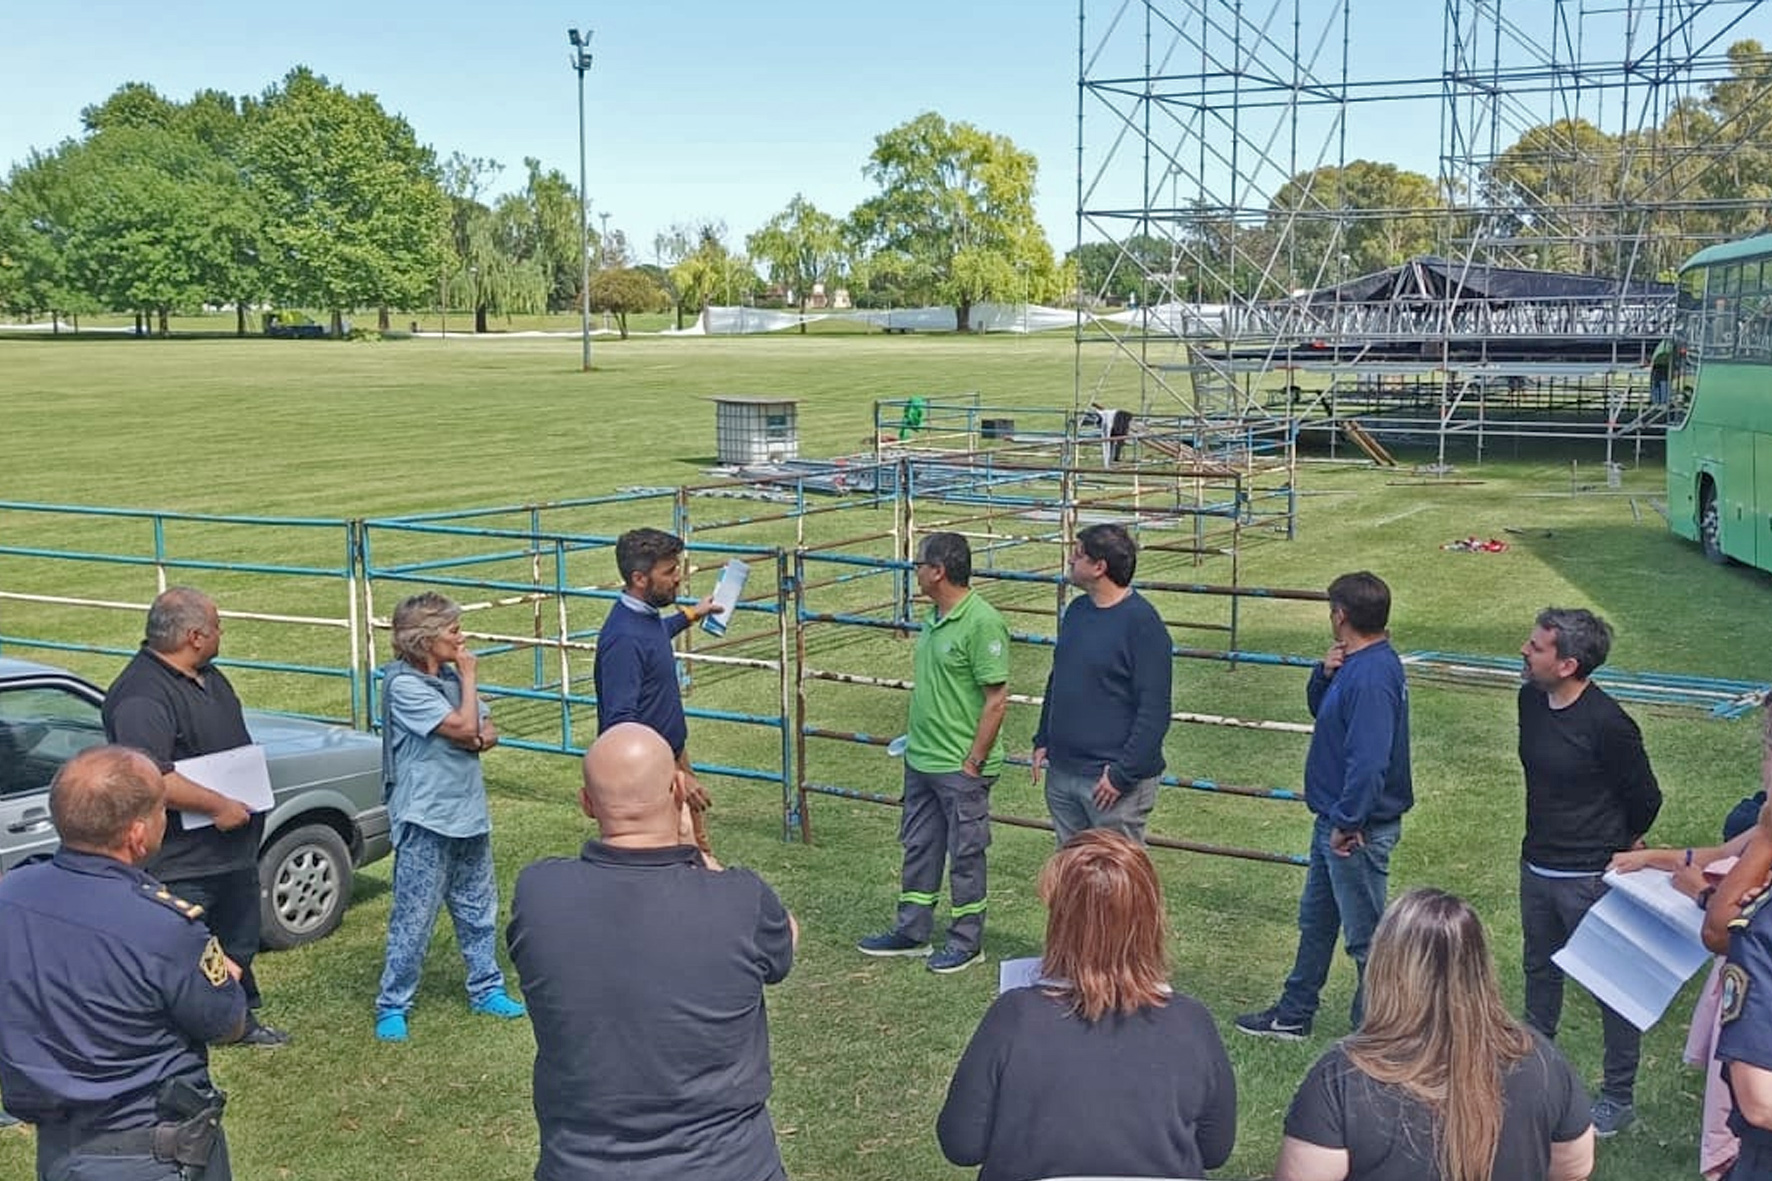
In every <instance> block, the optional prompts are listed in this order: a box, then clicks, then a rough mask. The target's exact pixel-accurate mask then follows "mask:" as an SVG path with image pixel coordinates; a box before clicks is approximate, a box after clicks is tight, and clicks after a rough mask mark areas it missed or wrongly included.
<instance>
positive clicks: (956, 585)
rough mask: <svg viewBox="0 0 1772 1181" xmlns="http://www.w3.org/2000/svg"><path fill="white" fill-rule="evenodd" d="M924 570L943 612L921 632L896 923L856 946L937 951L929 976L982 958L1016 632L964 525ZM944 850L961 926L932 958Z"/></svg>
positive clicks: (940, 540) (947, 536)
mask: <svg viewBox="0 0 1772 1181" xmlns="http://www.w3.org/2000/svg"><path fill="white" fill-rule="evenodd" d="M916 575H917V589H918V590H919V591H921V592H922V593H923V594H924V595H925V596H927V597H928V598H929V600H930V602H932V603H934V604H935V610H933V611H932V612H930V613H929V615H928V616H926V617H925V618H924V620H923V630H922V631H921V632H919V633H918V635H917V652H916V657H915V677H916V685H915V687H914V688H913V689H912V690H911V719H910V727H909V731H908V742H907V745H906V747H905V752H904V816H903V819H902V820H901V821H900V823H899V829H898V839H899V843H900V844H902V845H903V846H904V873H903V877H902V887H901V889H900V891H899V895H898V919H897V922H896V923H895V924H894V925H893V928H892V930H890V931H885V932H882V933H880V934H878V935H869V936H868V937H867V938H865V939H863V940H861V942H859V943H857V944H856V947H857V948H859V949H860V950H861V951H863V952H865V953H866V954H868V955H928V956H929V961H928V967H929V970H930V971H931V972H958V971H960V970H961V969H963V968H966V967H969V966H970V965H972V964H973V963H974V962H976V961H977V960H978V945H979V941H980V939H982V938H983V936H984V910H985V871H984V851H985V849H986V848H987V847H989V845H990V843H991V819H990V812H991V784H993V783H995V782H996V779H997V775H998V774H999V773H1000V772H1001V771H1002V769H1003V751H1002V747H1001V744H999V743H998V741H997V731H998V730H1000V729H1001V728H1002V726H1003V714H1004V712H1005V711H1006V710H1007V709H1008V707H1009V629H1008V627H1006V626H1005V625H1004V623H1003V617H1002V616H1001V615H998V614H997V611H996V608H994V607H992V606H991V605H990V604H989V603H987V602H985V601H984V599H983V598H982V597H981V596H979V595H975V594H973V593H972V585H971V584H972V549H971V547H970V546H968V545H967V544H966V539H965V538H964V537H961V536H960V535H959V534H958V533H931V534H930V535H929V536H928V537H925V538H924V539H923V544H922V546H921V548H919V549H918V551H917V563H916ZM944 856H945V857H946V859H947V862H948V888H949V890H950V892H951V894H952V897H953V923H952V925H951V926H949V928H948V939H947V945H946V946H945V947H944V948H942V949H941V950H940V951H937V952H935V953H934V954H933V955H930V954H929V936H930V933H931V931H932V930H933V929H934V926H935V896H936V891H938V890H939V889H940V888H941V866H942V859H943V857H944Z"/></svg>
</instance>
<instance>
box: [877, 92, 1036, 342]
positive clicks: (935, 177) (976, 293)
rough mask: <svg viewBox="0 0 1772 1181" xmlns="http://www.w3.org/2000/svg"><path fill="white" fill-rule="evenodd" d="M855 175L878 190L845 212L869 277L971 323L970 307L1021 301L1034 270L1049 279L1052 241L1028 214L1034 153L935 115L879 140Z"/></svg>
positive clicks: (963, 326)
mask: <svg viewBox="0 0 1772 1181" xmlns="http://www.w3.org/2000/svg"><path fill="white" fill-rule="evenodd" d="M862 171H863V173H864V174H865V175H866V176H867V177H868V178H869V179H870V180H872V181H873V182H874V183H876V184H877V185H879V186H880V192H879V194H878V195H876V196H874V197H870V198H869V199H868V200H866V201H864V202H862V204H861V205H859V206H858V207H857V208H856V209H855V211H854V212H853V213H851V214H850V218H849V226H850V236H851V240H852V241H853V242H855V243H857V244H858V245H859V246H861V247H862V248H863V249H864V250H866V252H867V253H869V254H870V255H871V256H872V257H871V258H870V260H869V267H870V274H871V276H872V277H873V278H874V279H875V280H876V281H878V280H879V279H880V277H882V276H888V275H889V276H892V282H893V283H894V285H895V286H897V288H898V289H899V290H900V291H902V292H904V293H905V294H906V295H907V296H908V297H910V298H914V299H919V300H928V301H931V302H941V303H946V304H951V305H952V306H953V308H954V319H955V326H956V327H957V328H958V329H959V330H960V331H961V332H965V331H968V330H969V329H970V327H971V324H970V318H971V312H972V305H973V304H974V303H976V302H979V301H980V300H984V299H1003V300H1013V299H1016V298H1019V297H1020V295H1021V293H1022V291H1023V290H1024V289H1026V288H1027V287H1028V286H1029V284H1030V282H1031V280H1030V278H1029V277H1030V276H1037V278H1038V282H1039V285H1040V286H1041V287H1042V288H1045V287H1050V286H1052V285H1054V284H1055V283H1056V281H1057V279H1056V266H1055V264H1054V260H1053V256H1052V247H1051V245H1050V244H1049V243H1048V242H1047V241H1046V235H1045V232H1044V231H1043V230H1042V229H1041V228H1040V225H1039V223H1038V222H1037V221H1036V220H1035V219H1034V201H1033V197H1034V180H1035V175H1036V172H1037V171H1038V164H1037V163H1036V161H1035V160H1034V157H1033V156H1032V154H1030V153H1028V152H1024V151H1022V150H1021V149H1019V148H1017V147H1016V146H1015V144H1014V143H1013V142H1012V141H1011V140H1009V138H1008V137H1006V136H1002V135H995V134H992V133H990V132H987V131H982V130H980V129H979V128H977V127H974V126H972V125H971V124H969V123H949V122H948V121H947V120H946V119H943V118H942V117H941V116H940V115H938V114H935V113H934V112H925V113H924V114H921V115H918V116H917V117H916V118H914V119H912V120H911V121H910V122H908V123H905V124H903V125H901V126H899V127H895V128H893V129H892V130H891V131H888V132H886V133H884V134H883V135H880V136H877V137H876V138H875V140H874V150H873V152H872V154H870V156H869V157H868V163H867V165H866V166H865V167H864V168H863V170H862Z"/></svg>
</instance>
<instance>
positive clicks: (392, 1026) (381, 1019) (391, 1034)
mask: <svg viewBox="0 0 1772 1181" xmlns="http://www.w3.org/2000/svg"><path fill="white" fill-rule="evenodd" d="M375 1038H376V1040H377V1041H382V1042H403V1041H405V1040H406V1014H404V1013H402V1012H400V1011H399V1010H398V1009H390V1010H388V1011H387V1012H385V1013H377V1014H376V1015H375Z"/></svg>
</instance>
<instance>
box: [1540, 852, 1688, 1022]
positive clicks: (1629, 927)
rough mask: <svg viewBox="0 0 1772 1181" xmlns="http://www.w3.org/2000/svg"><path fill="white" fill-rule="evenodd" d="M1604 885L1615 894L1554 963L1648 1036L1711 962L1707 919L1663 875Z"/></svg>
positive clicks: (1649, 872)
mask: <svg viewBox="0 0 1772 1181" xmlns="http://www.w3.org/2000/svg"><path fill="white" fill-rule="evenodd" d="M1606 884H1607V885H1608V886H1610V887H1611V889H1610V890H1608V891H1607V892H1606V896H1605V897H1604V898H1601V899H1600V900H1599V901H1598V902H1596V903H1594V905H1593V906H1592V907H1591V908H1589V910H1588V912H1587V914H1586V915H1584V916H1583V917H1582V920H1581V923H1580V925H1578V926H1577V927H1576V928H1575V933H1574V934H1573V935H1571V936H1570V937H1569V942H1568V944H1567V945H1566V946H1565V947H1564V948H1563V949H1562V950H1561V951H1559V952H1557V953H1556V954H1555V955H1553V956H1552V957H1551V962H1552V963H1554V964H1556V965H1557V967H1559V968H1561V969H1563V971H1565V972H1567V973H1568V974H1569V975H1570V976H1571V977H1573V978H1574V979H1575V980H1576V982H1577V983H1579V984H1580V985H1581V986H1582V987H1583V988H1585V989H1587V990H1588V991H1589V992H1591V993H1593V994H1594V997H1595V998H1596V999H1598V1000H1599V1001H1601V1002H1602V1003H1604V1004H1606V1005H1607V1006H1609V1007H1610V1008H1611V1009H1612V1010H1613V1011H1615V1012H1617V1013H1618V1014H1619V1015H1620V1016H1622V1017H1623V1018H1625V1020H1627V1021H1629V1022H1630V1023H1631V1024H1632V1025H1634V1026H1636V1027H1637V1028H1638V1029H1643V1030H1646V1029H1648V1028H1649V1027H1650V1026H1651V1025H1654V1024H1655V1023H1656V1022H1657V1021H1659V1020H1661V1017H1662V1015H1663V1014H1664V1013H1666V1012H1667V1006H1668V1004H1669V1003H1670V1002H1671V1001H1672V1000H1673V999H1674V996H1675V994H1677V993H1678V992H1679V991H1680V986H1681V985H1683V984H1685V983H1686V981H1687V980H1689V979H1691V978H1692V975H1693V973H1695V972H1697V971H1698V969H1699V968H1702V967H1703V966H1704V965H1705V964H1707V963H1709V962H1710V958H1711V955H1710V952H1708V951H1706V950H1705V947H1704V944H1703V942H1701V941H1700V939H1699V930H1700V929H1701V928H1702V926H1703V925H1704V912H1703V911H1701V910H1699V909H1698V907H1697V906H1696V905H1695V904H1694V903H1693V901H1692V899H1690V898H1688V897H1686V896H1685V895H1684V894H1682V893H1680V892H1679V891H1678V890H1676V889H1674V887H1673V879H1672V876H1671V875H1669V874H1667V873H1664V872H1663V871H1661V870H1657V869H1642V870H1638V871H1637V872H1635V873H1608V874H1607V875H1606Z"/></svg>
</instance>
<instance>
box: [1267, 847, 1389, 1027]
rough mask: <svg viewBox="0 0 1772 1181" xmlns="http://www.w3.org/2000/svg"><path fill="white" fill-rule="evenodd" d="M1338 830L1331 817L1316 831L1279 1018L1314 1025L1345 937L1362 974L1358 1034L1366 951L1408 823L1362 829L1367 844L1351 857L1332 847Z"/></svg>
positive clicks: (1354, 1016)
mask: <svg viewBox="0 0 1772 1181" xmlns="http://www.w3.org/2000/svg"><path fill="white" fill-rule="evenodd" d="M1332 827H1333V826H1332V825H1331V824H1330V823H1329V820H1328V819H1327V818H1326V817H1323V816H1319V817H1317V823H1316V826H1315V827H1314V828H1313V829H1312V830H1311V861H1310V868H1309V869H1308V870H1306V871H1305V877H1304V892H1303V893H1302V894H1301V895H1299V898H1298V956H1297V958H1296V959H1294V960H1293V963H1292V974H1291V975H1290V976H1288V977H1286V988H1285V991H1284V992H1282V993H1281V994H1280V1005H1279V1013H1278V1016H1279V1019H1280V1020H1282V1021H1287V1022H1292V1021H1309V1020H1311V1019H1312V1018H1313V1017H1315V1016H1316V1015H1317V1003H1318V997H1319V994H1320V993H1321V992H1322V991H1323V982H1324V981H1325V980H1327V979H1328V978H1329V965H1330V963H1332V962H1333V961H1334V959H1335V940H1336V936H1337V935H1339V936H1341V937H1342V939H1343V940H1344V942H1345V943H1346V944H1347V954H1348V955H1349V956H1350V957H1351V958H1352V959H1353V961H1354V970H1355V971H1356V972H1357V973H1358V974H1359V980H1358V983H1357V984H1356V985H1355V987H1354V1003H1353V1008H1352V1010H1351V1012H1350V1013H1349V1017H1348V1020H1349V1022H1350V1024H1351V1025H1352V1027H1353V1028H1355V1029H1358V1028H1359V1027H1360V1019H1361V1017H1362V1016H1364V1015H1365V1011H1366V995H1365V983H1366V949H1367V948H1368V947H1370V946H1371V945H1372V932H1373V931H1375V930H1377V929H1378V920H1379V918H1380V917H1381V916H1382V915H1383V914H1384V902H1385V892H1386V891H1387V890H1388V889H1389V886H1390V876H1391V850H1392V849H1394V848H1396V846H1397V838H1398V837H1399V836H1401V835H1402V833H1403V822H1402V820H1400V819H1398V820H1385V821H1377V822H1374V823H1371V824H1368V825H1367V826H1366V827H1365V828H1364V829H1362V830H1361V831H1362V832H1363V833H1364V835H1365V838H1366V843H1365V844H1363V845H1361V846H1360V847H1359V848H1358V849H1355V850H1354V851H1353V852H1352V853H1350V854H1348V855H1347V856H1346V857H1337V856H1336V855H1335V854H1334V853H1333V852H1332V851H1331V850H1330V848H1329V834H1330V831H1331V829H1332Z"/></svg>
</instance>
